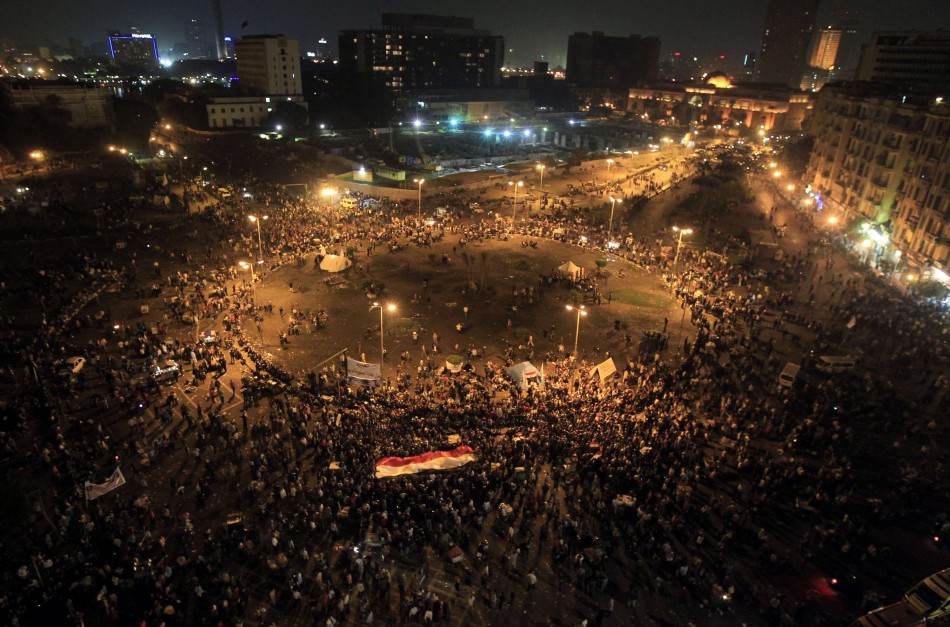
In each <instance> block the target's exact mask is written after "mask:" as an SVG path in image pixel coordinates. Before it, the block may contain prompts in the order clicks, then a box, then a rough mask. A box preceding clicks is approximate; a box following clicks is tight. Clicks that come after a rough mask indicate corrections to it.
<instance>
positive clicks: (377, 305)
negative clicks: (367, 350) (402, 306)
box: [370, 303, 396, 376]
mask: <svg viewBox="0 0 950 627" xmlns="http://www.w3.org/2000/svg"><path fill="white" fill-rule="evenodd" d="M373 309H379V374H380V376H382V374H383V359H384V357H385V355H386V346H385V344H383V320H384V316H383V311H384V310H388V311H396V306H395V305H393V304H389V305H385V306H384V305H383V304H382V303H373V305H372V306H371V307H370V311H372V310H373Z"/></svg>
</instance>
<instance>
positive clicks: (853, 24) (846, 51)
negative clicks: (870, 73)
mask: <svg viewBox="0 0 950 627" xmlns="http://www.w3.org/2000/svg"><path fill="white" fill-rule="evenodd" d="M860 26H861V21H860V20H859V19H858V16H857V15H856V14H854V13H845V14H844V15H843V16H841V17H840V18H838V19H837V20H835V21H834V22H833V28H836V29H838V30H840V31H841V42H840V43H839V44H838V58H837V60H836V61H835V79H836V80H853V79H854V76H855V73H856V71H857V67H858V57H859V56H860V54H861V46H860V42H859V41H858V28H859V27H860Z"/></svg>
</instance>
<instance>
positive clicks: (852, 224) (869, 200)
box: [804, 83, 950, 273]
mask: <svg viewBox="0 0 950 627" xmlns="http://www.w3.org/2000/svg"><path fill="white" fill-rule="evenodd" d="M807 131H808V132H809V134H811V135H813V136H814V138H815V144H814V148H813V149H812V153H811V156H810V159H809V162H808V167H807V168H806V171H805V176H804V182H805V183H807V184H809V185H810V186H811V190H812V194H813V196H814V198H815V201H816V202H815V206H816V208H817V209H819V210H821V211H822V212H824V213H825V214H826V215H828V216H829V217H832V218H834V221H835V223H836V224H839V225H841V228H842V229H845V230H847V231H850V232H854V233H856V234H857V235H858V236H859V237H860V238H861V240H862V241H861V242H860V245H861V246H862V247H863V248H865V249H867V250H866V251H865V254H866V260H867V261H868V263H870V264H872V265H877V266H880V267H883V268H885V269H886V268H888V267H891V268H893V267H897V264H901V265H905V264H909V265H912V266H913V265H917V266H920V267H921V269H922V273H923V269H924V268H925V267H926V268H930V269H931V270H932V269H934V268H936V269H938V270H941V271H942V272H946V271H947V270H950V268H948V259H950V107H948V105H947V103H944V102H943V101H942V99H941V98H937V97H933V96H923V95H913V94H908V93H907V92H903V93H902V92H897V91H893V90H892V88H890V87H888V86H886V85H881V84H870V83H848V84H841V85H831V86H828V87H826V88H825V89H823V90H822V91H821V93H820V94H819V95H818V101H817V103H816V105H815V109H814V114H813V115H812V116H811V118H810V120H809V122H808V125H807Z"/></svg>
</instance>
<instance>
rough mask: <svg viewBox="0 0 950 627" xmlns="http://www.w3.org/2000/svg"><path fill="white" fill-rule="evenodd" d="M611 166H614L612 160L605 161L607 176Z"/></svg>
mask: <svg viewBox="0 0 950 627" xmlns="http://www.w3.org/2000/svg"><path fill="white" fill-rule="evenodd" d="M613 164H614V160H613V159H607V174H608V175H609V174H610V166H612V165H613Z"/></svg>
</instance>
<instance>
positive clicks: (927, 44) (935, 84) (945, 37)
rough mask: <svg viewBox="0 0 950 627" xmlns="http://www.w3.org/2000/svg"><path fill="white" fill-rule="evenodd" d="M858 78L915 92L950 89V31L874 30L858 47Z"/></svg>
mask: <svg viewBox="0 0 950 627" xmlns="http://www.w3.org/2000/svg"><path fill="white" fill-rule="evenodd" d="M857 77H858V80H862V81H874V82H879V83H891V84H893V85H898V86H901V87H911V88H914V89H915V90H918V91H950V31H942V30H938V31H888V32H876V33H874V35H873V36H872V37H871V40H870V41H869V42H868V43H866V44H865V45H864V46H863V47H862V49H861V60H860V62H859V63H858V74H857ZM948 95H950V94H948Z"/></svg>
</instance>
